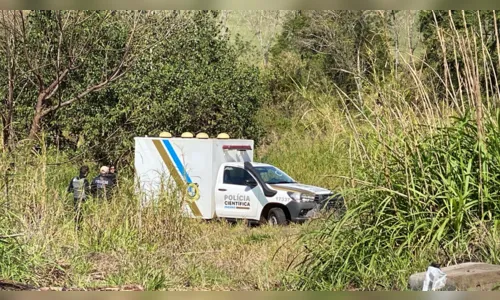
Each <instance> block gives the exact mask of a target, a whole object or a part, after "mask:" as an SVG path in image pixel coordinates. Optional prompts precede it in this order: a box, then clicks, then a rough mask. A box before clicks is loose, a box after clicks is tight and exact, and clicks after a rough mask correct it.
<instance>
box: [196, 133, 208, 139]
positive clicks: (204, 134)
mask: <svg viewBox="0 0 500 300" xmlns="http://www.w3.org/2000/svg"><path fill="white" fill-rule="evenodd" d="M196 138H198V139H208V134H206V133H204V132H200V133H198V134H197V135H196Z"/></svg>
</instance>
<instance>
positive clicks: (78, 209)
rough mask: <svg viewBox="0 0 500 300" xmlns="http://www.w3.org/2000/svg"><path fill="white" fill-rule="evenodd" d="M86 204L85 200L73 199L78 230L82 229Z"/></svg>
mask: <svg viewBox="0 0 500 300" xmlns="http://www.w3.org/2000/svg"><path fill="white" fill-rule="evenodd" d="M84 203H85V199H79V198H73V207H74V211H75V223H76V228H77V229H80V224H81V223H82V218H83V217H82V206H83V204H84Z"/></svg>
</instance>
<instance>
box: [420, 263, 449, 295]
mask: <svg viewBox="0 0 500 300" xmlns="http://www.w3.org/2000/svg"><path fill="white" fill-rule="evenodd" d="M429 285H431V287H430V290H432V291H436V290H439V289H441V288H443V287H444V286H445V285H446V273H444V272H443V271H441V270H440V269H439V268H435V267H432V266H429V268H427V272H426V273H425V279H424V286H423V288H422V291H428V290H429Z"/></svg>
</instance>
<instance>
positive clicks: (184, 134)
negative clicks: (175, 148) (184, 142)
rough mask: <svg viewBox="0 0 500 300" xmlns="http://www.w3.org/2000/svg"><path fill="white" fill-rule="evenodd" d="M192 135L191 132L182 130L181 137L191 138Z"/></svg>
mask: <svg viewBox="0 0 500 300" xmlns="http://www.w3.org/2000/svg"><path fill="white" fill-rule="evenodd" d="M193 136H194V135H193V134H192V133H191V132H184V133H183V134H182V135H181V137H183V138H192V137H193Z"/></svg>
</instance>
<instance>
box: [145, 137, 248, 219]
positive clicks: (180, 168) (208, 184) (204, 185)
mask: <svg viewBox="0 0 500 300" xmlns="http://www.w3.org/2000/svg"><path fill="white" fill-rule="evenodd" d="M228 146H229V147H228ZM231 146H246V147H247V148H248V150H245V151H237V150H232V149H231ZM253 147H254V142H253V140H242V139H199V138H161V137H136V138H135V172H136V183H137V185H138V186H139V189H140V192H141V193H143V195H144V197H143V204H148V203H149V202H150V201H152V200H154V199H155V198H156V197H157V196H158V193H159V192H160V190H161V187H162V183H163V184H167V183H168V182H171V183H174V184H175V187H176V188H179V189H180V190H181V191H187V197H188V199H187V200H188V201H187V205H186V206H185V207H184V211H185V212H186V213H187V214H188V215H189V216H191V217H195V218H203V219H211V218H214V217H215V193H214V190H215V184H216V178H217V173H218V171H219V168H220V166H221V164H222V163H225V162H246V161H249V162H252V161H253ZM225 148H226V149H225ZM227 148H229V149H227ZM190 199H191V200H193V201H189V200H190Z"/></svg>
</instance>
